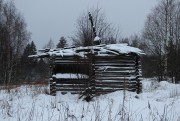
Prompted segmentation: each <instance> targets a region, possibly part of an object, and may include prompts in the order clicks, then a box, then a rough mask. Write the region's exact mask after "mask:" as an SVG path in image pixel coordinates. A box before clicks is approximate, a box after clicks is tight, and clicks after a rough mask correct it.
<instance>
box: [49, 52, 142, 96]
mask: <svg viewBox="0 0 180 121" xmlns="http://www.w3.org/2000/svg"><path fill="white" fill-rule="evenodd" d="M86 56H87V57H85V58H82V57H68V56H67V57H61V56H58V57H55V58H54V59H53V60H54V62H53V63H52V67H53V69H54V70H53V71H54V73H55V74H56V73H57V72H59V71H60V72H61V73H62V72H65V73H72V72H73V73H74V72H76V73H80V74H87V75H88V76H89V78H88V79H83V78H77V79H72V78H69V79H68V78H66V79H63V78H61V79H55V78H53V80H54V81H53V83H51V84H50V86H51V90H52V91H53V92H54V91H61V92H62V93H67V92H70V93H72V94H82V95H86V96H91V95H94V94H95V95H99V94H106V93H109V92H114V91H117V90H124V89H125V90H128V91H136V92H137V93H139V92H140V89H141V87H142V85H141V82H140V79H139V77H140V72H141V70H140V60H139V56H138V55H136V54H122V55H119V56H117V55H114V54H112V53H111V54H109V55H108V56H107V57H105V56H97V55H93V54H87V55H86ZM59 68H61V69H59ZM54 84H56V88H54ZM88 90H89V91H88Z"/></svg>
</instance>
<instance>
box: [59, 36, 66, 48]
mask: <svg viewBox="0 0 180 121" xmlns="http://www.w3.org/2000/svg"><path fill="white" fill-rule="evenodd" d="M67 46H68V44H67V40H66V38H65V37H61V38H60V40H59V43H58V44H57V46H56V47H57V48H64V47H67Z"/></svg>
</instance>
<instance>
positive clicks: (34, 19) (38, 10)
mask: <svg viewBox="0 0 180 121" xmlns="http://www.w3.org/2000/svg"><path fill="white" fill-rule="evenodd" d="M14 2H15V5H16V7H17V9H18V10H19V11H20V12H21V13H22V14H23V16H24V18H25V20H26V23H27V25H28V30H29V31H30V32H31V33H32V36H31V37H32V40H33V41H34V42H35V44H36V45H37V48H38V49H40V48H42V47H43V46H44V45H45V44H47V42H48V41H49V40H50V38H51V39H52V40H53V41H54V43H55V44H57V43H58V40H59V38H60V37H61V36H64V37H66V39H69V38H68V37H70V36H72V35H73V33H74V31H75V30H76V26H75V24H76V21H77V19H78V17H79V16H80V15H81V14H82V13H84V11H87V9H88V8H92V7H96V6H99V7H100V8H102V10H103V11H104V12H105V15H106V17H107V20H108V22H110V23H112V25H113V26H117V27H119V28H120V32H121V36H122V37H129V36H131V35H133V34H139V33H141V31H142V29H143V26H144V22H145V20H146V17H147V15H148V14H149V13H150V11H151V9H152V8H153V7H154V6H155V5H157V4H158V2H159V0H14Z"/></svg>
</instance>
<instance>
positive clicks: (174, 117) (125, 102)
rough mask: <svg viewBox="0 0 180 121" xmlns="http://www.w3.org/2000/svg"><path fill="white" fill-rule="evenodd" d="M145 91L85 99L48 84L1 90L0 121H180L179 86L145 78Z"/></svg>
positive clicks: (117, 93)
mask: <svg viewBox="0 0 180 121" xmlns="http://www.w3.org/2000/svg"><path fill="white" fill-rule="evenodd" d="M142 83H143V93H141V94H139V95H137V94H136V93H134V92H128V91H125V92H123V91H117V92H114V93H110V94H106V95H101V96H98V97H95V98H94V99H93V101H91V102H89V103H88V102H86V101H84V100H83V99H79V95H72V94H70V93H68V94H65V95H62V94H61V93H59V92H58V93H57V96H56V97H54V96H50V95H48V91H47V90H48V86H46V85H22V86H19V87H16V88H13V89H11V90H5V89H1V90H0V121H128V120H129V121H180V113H179V112H180V105H179V104H180V90H179V89H180V85H179V84H172V83H169V82H167V81H162V82H160V83H159V82H157V81H154V80H153V79H144V80H143V81H142Z"/></svg>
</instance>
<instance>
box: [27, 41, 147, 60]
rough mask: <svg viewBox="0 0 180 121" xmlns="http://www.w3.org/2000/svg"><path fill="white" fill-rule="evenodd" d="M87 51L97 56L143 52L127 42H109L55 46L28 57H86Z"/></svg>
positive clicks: (140, 53)
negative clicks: (80, 45) (94, 44)
mask: <svg viewBox="0 0 180 121" xmlns="http://www.w3.org/2000/svg"><path fill="white" fill-rule="evenodd" d="M88 53H94V54H96V55H98V56H109V55H110V54H111V55H112V54H114V55H122V54H129V53H136V54H138V55H142V54H144V53H143V51H142V50H140V49H138V48H135V47H131V46H128V44H126V43H123V44H109V45H96V46H87V47H76V48H75V47H74V48H73V47H72V48H57V49H43V50H39V51H38V52H37V54H36V55H30V56H29V57H49V56H61V57H64V56H75V55H76V56H80V57H86V55H87V54H88Z"/></svg>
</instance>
